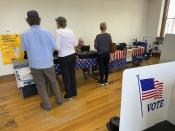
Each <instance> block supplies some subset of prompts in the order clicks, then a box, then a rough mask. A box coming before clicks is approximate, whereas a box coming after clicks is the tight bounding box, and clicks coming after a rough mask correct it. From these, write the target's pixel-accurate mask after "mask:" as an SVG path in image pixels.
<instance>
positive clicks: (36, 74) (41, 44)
mask: <svg viewBox="0 0 175 131" xmlns="http://www.w3.org/2000/svg"><path fill="white" fill-rule="evenodd" d="M26 21H27V23H28V24H29V26H30V27H31V28H30V29H29V30H28V31H27V32H25V33H23V34H22V48H23V50H24V51H26V52H27V56H28V60H29V65H30V67H31V73H32V75H33V79H34V82H35V84H36V87H37V90H38V94H39V96H40V98H41V103H40V106H41V108H43V109H44V110H50V109H51V108H52V106H51V103H50V101H49V97H48V93H47V90H46V81H48V82H49V83H50V85H51V88H52V90H53V92H54V95H55V98H56V103H57V104H59V105H60V104H62V102H63V100H62V98H61V92H60V87H59V85H58V82H57V80H56V73H55V68H54V64H53V51H54V50H55V49H56V43H55V41H54V39H53V37H52V34H51V33H50V32H48V31H46V30H44V29H43V28H41V27H40V21H41V19H40V17H39V14H38V12H37V11H35V10H30V11H28V12H27V19H26Z"/></svg>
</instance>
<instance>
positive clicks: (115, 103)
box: [0, 58, 159, 131]
mask: <svg viewBox="0 0 175 131" xmlns="http://www.w3.org/2000/svg"><path fill="white" fill-rule="evenodd" d="M158 60H159V59H158V58H152V59H151V63H152V64H154V63H157V62H158ZM142 65H145V63H143V64H142ZM130 67H132V65H130V66H127V67H125V68H124V69H126V68H130ZM78 72H79V73H78V74H77V81H78V96H77V97H75V98H74V99H73V100H72V101H68V102H66V103H64V104H63V105H61V106H57V105H56V104H55V101H54V98H53V97H52V98H51V102H52V104H53V109H52V110H51V111H49V112H46V111H43V110H42V109H41V108H40V107H39V103H40V100H39V97H38V96H34V97H30V98H27V99H25V100H24V99H22V98H21V97H20V94H19V92H18V89H17V87H16V81H15V78H14V77H12V78H9V77H8V78H0V131H107V129H106V126H105V124H106V122H107V121H108V120H109V118H110V117H112V116H115V115H117V116H119V115H120V100H121V99H120V98H121V84H122V72H123V69H121V70H118V71H115V72H114V73H112V74H110V78H109V82H110V84H109V85H108V86H105V87H101V86H99V85H98V84H97V83H96V80H94V79H93V78H91V79H88V80H84V79H83V77H82V74H80V71H78ZM61 85H62V84H61Z"/></svg>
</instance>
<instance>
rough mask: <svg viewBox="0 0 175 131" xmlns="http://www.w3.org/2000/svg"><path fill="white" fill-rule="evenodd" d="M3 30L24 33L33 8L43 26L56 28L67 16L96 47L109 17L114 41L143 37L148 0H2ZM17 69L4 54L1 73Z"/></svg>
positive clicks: (1, 30) (86, 39)
mask: <svg viewBox="0 0 175 131" xmlns="http://www.w3.org/2000/svg"><path fill="white" fill-rule="evenodd" d="M0 3H1V4H0V18H1V21H0V33H6V31H10V32H11V33H22V32H24V31H25V30H26V29H28V26H27V24H26V22H25V17H26V12H27V10H29V9H36V10H38V11H39V13H40V16H41V18H42V23H41V24H42V26H43V27H45V28H46V29H48V30H49V31H51V32H53V33H54V32H55V30H56V24H55V21H54V19H55V18H56V17H57V16H60V15H62V16H65V17H66V18H67V19H68V26H69V27H71V28H72V29H73V31H74V32H75V34H76V35H77V37H83V38H84V39H85V41H86V43H90V44H91V45H92V46H91V47H93V41H94V38H95V36H96V34H98V33H99V23H100V22H102V21H106V22H107V24H108V32H110V33H111V34H112V37H113V41H114V42H130V41H132V39H134V38H138V39H143V36H144V34H145V25H146V14H147V0H12V1H5V0H0ZM11 73H13V68H12V66H11V65H8V66H6V65H3V64H2V57H1V55H0V76H1V75H7V74H11Z"/></svg>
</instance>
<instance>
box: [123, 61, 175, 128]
mask: <svg viewBox="0 0 175 131" xmlns="http://www.w3.org/2000/svg"><path fill="white" fill-rule="evenodd" d="M174 80H175V62H170V63H164V64H157V65H152V66H146V67H140V68H133V69H128V70H125V71H124V73H123V82H122V100H121V113H120V131H142V130H145V129H147V128H149V127H151V126H153V125H155V124H157V123H159V122H162V121H165V120H168V121H169V122H171V123H172V124H175V89H174V88H175V81H174Z"/></svg>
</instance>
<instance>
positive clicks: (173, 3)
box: [164, 0, 175, 34]
mask: <svg viewBox="0 0 175 131" xmlns="http://www.w3.org/2000/svg"><path fill="white" fill-rule="evenodd" d="M166 33H170V34H175V0H170V2H169V8H168V15H167V18H166V26H165V33H164V34H166Z"/></svg>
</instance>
